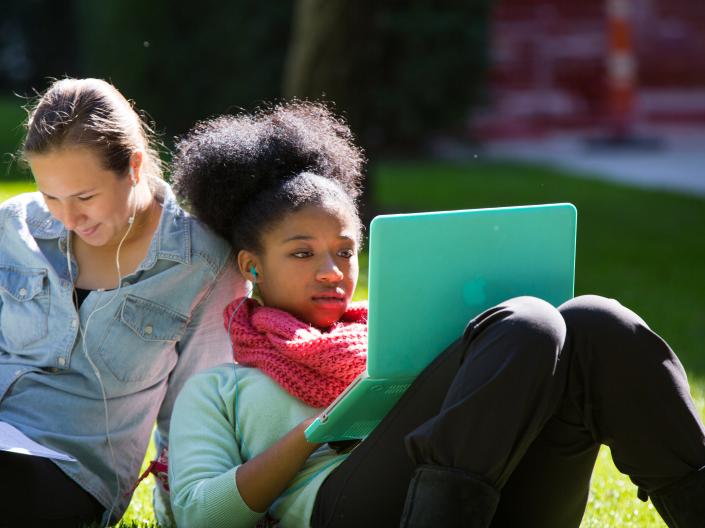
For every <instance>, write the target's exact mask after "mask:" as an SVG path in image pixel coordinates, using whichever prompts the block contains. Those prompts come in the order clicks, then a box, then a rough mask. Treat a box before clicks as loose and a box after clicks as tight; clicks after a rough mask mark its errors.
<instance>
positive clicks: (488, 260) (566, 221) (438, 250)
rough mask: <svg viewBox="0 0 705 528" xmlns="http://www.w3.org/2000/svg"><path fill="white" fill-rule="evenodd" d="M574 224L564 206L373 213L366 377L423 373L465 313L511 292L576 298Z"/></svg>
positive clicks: (571, 210)
mask: <svg viewBox="0 0 705 528" xmlns="http://www.w3.org/2000/svg"><path fill="white" fill-rule="evenodd" d="M576 223H577V212H576V209H575V207H574V206H573V205H572V204H567V203H565V204H549V205H532V206H518V207H499V208H492V209H470V210H460V211H441V212H432V213H415V214H398V215H382V216H378V217H376V218H375V219H374V220H373V221H372V223H371V225H370V250H369V257H370V263H369V293H368V295H369V323H368V324H369V343H368V363H367V372H368V374H369V376H370V377H373V378H375V377H377V378H393V377H408V376H415V375H417V374H418V373H419V372H421V370H423V369H424V367H426V365H428V364H429V363H430V362H431V361H432V360H433V359H434V358H435V357H436V356H437V355H438V354H439V353H440V352H441V351H442V350H443V349H445V348H446V347H447V346H448V345H450V344H451V343H452V342H453V341H455V340H456V339H457V338H458V337H460V335H461V334H462V332H463V330H464V328H465V326H466V324H467V322H468V320H469V319H471V318H473V317H475V316H476V315H478V314H479V313H481V312H482V311H484V310H485V309H487V308H490V307H492V306H494V305H496V304H498V303H500V302H502V301H505V300H507V299H510V298H512V297H517V296H521V295H532V296H535V297H540V298H541V299H544V300H546V301H548V302H549V303H551V304H553V305H554V306H558V305H560V304H561V303H563V302H565V301H567V300H568V299H570V298H572V297H573V288H574V277H575V238H576Z"/></svg>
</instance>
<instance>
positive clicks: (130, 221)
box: [127, 165, 137, 225]
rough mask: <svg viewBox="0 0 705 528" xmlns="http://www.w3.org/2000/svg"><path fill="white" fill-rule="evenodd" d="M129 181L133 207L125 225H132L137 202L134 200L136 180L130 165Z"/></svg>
mask: <svg viewBox="0 0 705 528" xmlns="http://www.w3.org/2000/svg"><path fill="white" fill-rule="evenodd" d="M130 179H131V180H132V200H133V203H134V205H133V206H132V214H131V215H130V218H128V219H127V223H128V224H130V225H132V223H133V222H134V221H135V215H136V214H137V200H136V199H135V196H134V194H135V187H136V186H137V180H135V170H134V169H133V168H132V165H130Z"/></svg>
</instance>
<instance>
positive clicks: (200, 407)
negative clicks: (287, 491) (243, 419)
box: [169, 367, 263, 528]
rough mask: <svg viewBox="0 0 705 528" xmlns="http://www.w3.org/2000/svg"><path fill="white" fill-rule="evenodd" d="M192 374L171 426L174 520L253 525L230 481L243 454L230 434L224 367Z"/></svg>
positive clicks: (254, 516)
mask: <svg viewBox="0 0 705 528" xmlns="http://www.w3.org/2000/svg"><path fill="white" fill-rule="evenodd" d="M226 368H227V367H221V368H218V369H212V370H209V371H207V372H204V373H201V374H198V375H196V376H194V377H193V378H191V379H190V380H189V381H188V382H187V383H186V385H185V386H184V388H183V390H182V391H181V393H180V394H179V396H178V398H177V400H176V404H175V406H174V414H173V416H172V419H171V427H170V435H169V436H170V446H169V484H170V487H171V503H172V509H173V512H174V516H175V519H176V523H177V525H178V526H184V527H189V528H191V527H193V528H197V527H201V526H203V527H213V528H218V527H240V526H243V527H244V526H248V527H251V526H253V525H254V524H255V523H256V522H257V520H258V519H259V518H260V517H261V516H262V515H263V514H261V513H257V512H254V511H252V510H250V509H249V507H248V506H247V504H246V503H245V502H244V500H243V499H242V497H241V496H240V493H239V491H238V489H237V485H236V483H235V472H236V471H237V468H238V466H239V465H240V464H242V463H243V459H242V457H241V454H240V446H239V445H238V442H237V440H236V438H235V425H234V423H233V421H234V420H233V419H232V416H233V413H232V410H233V409H232V407H233V402H232V398H228V397H224V396H225V395H226V394H227V393H228V391H227V390H224V383H225V377H226V376H224V375H223V372H224V369H226Z"/></svg>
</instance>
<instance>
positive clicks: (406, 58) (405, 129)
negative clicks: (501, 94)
mask: <svg viewBox="0 0 705 528" xmlns="http://www.w3.org/2000/svg"><path fill="white" fill-rule="evenodd" d="M489 10H490V2H489V0H440V1H434V2H429V1H427V0H426V1H424V0H406V1H400V0H358V1H349V0H300V2H299V6H298V12H297V18H296V22H295V26H294V30H293V40H292V48H291V50H290V58H289V63H288V65H287V74H286V81H285V87H286V88H285V93H286V95H289V96H300V97H308V98H317V97H320V96H321V95H324V96H325V97H326V98H328V99H331V100H333V101H335V102H336V104H337V107H338V109H339V110H341V111H343V112H344V113H346V114H347V116H348V119H349V121H350V123H351V125H352V127H353V130H355V131H356V132H357V134H358V136H360V138H361V139H362V140H363V143H365V145H366V146H367V147H368V148H372V149H376V148H378V147H396V146H407V147H409V146H414V145H415V144H417V143H418V142H419V141H420V140H422V139H424V138H426V137H428V135H429V134H433V133H434V132H437V131H439V130H445V131H447V130H448V129H449V128H453V127H456V126H462V125H463V124H464V122H465V121H466V120H467V117H468V110H469V108H470V107H471V106H472V104H473V103H475V102H477V101H478V99H479V97H480V95H481V94H480V91H479V88H478V87H480V86H482V80H483V77H484V74H485V70H486V67H487V51H486V50H487V45H488V31H487V28H488V19H489Z"/></svg>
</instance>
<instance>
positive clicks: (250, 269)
mask: <svg viewBox="0 0 705 528" xmlns="http://www.w3.org/2000/svg"><path fill="white" fill-rule="evenodd" d="M237 267H238V269H239V270H240V273H241V274H242V276H243V277H245V278H246V279H247V280H248V281H250V282H251V283H252V284H256V283H257V282H259V280H260V266H259V260H258V259H257V256H256V255H255V254H254V253H252V252H250V251H247V250H246V249H241V250H240V252H239V253H238V254H237Z"/></svg>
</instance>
